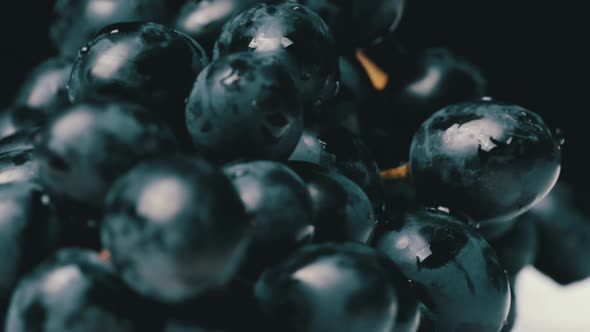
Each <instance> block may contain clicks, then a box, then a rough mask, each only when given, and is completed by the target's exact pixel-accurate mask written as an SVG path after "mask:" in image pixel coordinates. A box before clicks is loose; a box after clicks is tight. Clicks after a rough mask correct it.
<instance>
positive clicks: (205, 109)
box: [186, 53, 303, 162]
mask: <svg viewBox="0 0 590 332" xmlns="http://www.w3.org/2000/svg"><path fill="white" fill-rule="evenodd" d="M302 115H303V109H302V106H301V102H300V100H299V98H298V94H297V91H296V90H295V86H294V83H293V81H292V80H291V78H290V77H289V74H288V73H287V72H286V70H285V68H284V67H283V66H281V65H280V64H278V63H277V62H276V61H273V59H272V58H267V57H261V56H258V55H256V54H251V53H238V54H232V55H229V56H227V57H222V58H218V59H217V60H215V61H214V62H213V63H212V64H211V65H210V66H209V67H207V68H206V69H205V70H204V71H203V72H202V73H201V74H200V75H199V77H198V78H197V81H196V83H195V86H194V88H193V91H192V93H191V95H190V98H189V99H188V103H187V107H186V121H187V126H188V130H189V132H190V134H191V136H192V139H193V142H194V145H195V147H196V148H197V150H199V151H200V152H201V153H203V154H205V155H207V156H209V158H210V159H213V160H219V161H223V162H226V161H231V160H236V159H277V160H280V159H286V158H287V157H288V156H289V154H290V153H291V152H292V151H293V148H294V147H295V145H296V144H297V141H298V140H299V138H300V137H301V133H302V131H303V116H302Z"/></svg>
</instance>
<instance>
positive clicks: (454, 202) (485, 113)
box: [410, 100, 561, 237]
mask: <svg viewBox="0 0 590 332" xmlns="http://www.w3.org/2000/svg"><path fill="white" fill-rule="evenodd" d="M560 159H561V153H560V147H559V144H558V142H557V140H556V139H554V137H553V135H552V134H551V132H550V131H549V129H548V128H547V126H546V125H545V123H544V122H543V120H542V119H541V118H540V117H539V116H538V115H536V114H534V113H532V112H530V111H528V110H526V109H524V108H522V107H519V106H516V105H511V104H502V103H498V102H494V101H487V100H481V101H478V102H469V103H461V104H455V105H452V106H449V107H446V108H444V109H443V110H441V111H439V112H437V113H435V114H434V115H433V116H431V117H430V118H429V119H428V120H427V121H426V122H424V124H422V127H421V128H420V129H419V130H418V132H417V133H416V135H415V136H414V140H413V141H412V146H411V151H410V171H411V175H412V178H413V181H414V183H415V185H416V190H417V193H418V196H419V197H420V198H421V199H422V200H424V201H425V202H426V203H427V204H428V205H430V206H434V207H437V206H444V207H447V208H450V209H452V210H457V211H461V212H463V213H466V214H467V215H469V216H471V217H472V218H474V219H475V220H476V221H478V222H481V225H482V228H488V229H491V230H490V231H488V232H489V233H490V234H492V235H491V236H492V237H494V236H497V235H499V234H493V233H494V232H493V230H494V229H495V228H496V224H498V223H500V224H502V223H503V222H507V223H511V222H512V220H514V218H515V217H517V216H518V215H520V214H522V213H524V212H526V211H527V210H528V209H530V208H531V207H532V206H534V205H535V203H537V202H539V201H540V200H541V199H542V198H543V197H544V196H545V195H546V194H547V193H548V192H549V191H550V190H551V188H552V187H553V185H554V184H555V182H556V181H557V178H558V176H559V173H560ZM498 227H501V228H502V226H501V225H500V226H498Z"/></svg>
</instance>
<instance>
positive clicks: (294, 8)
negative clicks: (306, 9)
mask: <svg viewBox="0 0 590 332" xmlns="http://www.w3.org/2000/svg"><path fill="white" fill-rule="evenodd" d="M293 10H301V7H299V6H295V7H293Z"/></svg>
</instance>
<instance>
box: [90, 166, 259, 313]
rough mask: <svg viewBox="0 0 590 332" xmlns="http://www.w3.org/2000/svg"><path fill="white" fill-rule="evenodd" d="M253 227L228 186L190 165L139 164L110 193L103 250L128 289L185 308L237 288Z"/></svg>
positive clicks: (211, 170)
mask: <svg viewBox="0 0 590 332" xmlns="http://www.w3.org/2000/svg"><path fill="white" fill-rule="evenodd" d="M249 232H250V227H249V226H248V223H247V219H246V215H245V212H244V207H243V205H242V202H241V201H240V198H239V196H238V195H237V193H236V192H235V191H234V188H233V187H232V184H231V183H230V182H229V180H228V179H227V178H226V177H225V176H224V175H223V174H222V173H221V172H220V171H219V170H217V169H215V168H214V167H213V166H212V165H211V164H210V163H208V162H206V161H204V160H199V159H188V158H185V157H176V158H167V159H165V160H155V161H151V162H146V163H143V164H140V165H139V166H137V167H135V168H134V169H132V170H131V171H130V172H129V173H128V174H127V175H126V176H124V177H123V178H121V179H120V180H118V181H117V183H116V184H115V185H114V186H113V188H112V189H111V191H110V193H109V195H108V197H107V201H106V207H105V215H104V219H103V225H102V228H101V235H102V242H103V246H104V248H105V249H106V250H108V251H109V253H110V255H111V259H112V262H113V264H114V266H115V267H116V268H117V270H118V271H119V273H120V275H121V277H122V278H123V279H124V280H125V282H126V283H127V284H128V286H129V287H131V288H133V289H134V290H135V291H137V292H139V293H140V294H142V295H144V296H147V297H149V298H152V299H154V300H158V301H162V302H166V303H179V302H183V301H186V300H189V299H191V298H193V297H196V296H198V295H199V294H202V293H203V292H205V291H207V290H208V289H211V288H215V287H216V286H218V285H222V284H224V283H225V282H227V281H228V280H230V279H231V278H232V277H233V275H234V273H235V272H236V270H237V268H238V266H239V264H240V263H241V260H242V256H243V250H244V249H245V247H246V246H247V244H248V240H249Z"/></svg>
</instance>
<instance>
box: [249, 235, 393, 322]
mask: <svg viewBox="0 0 590 332" xmlns="http://www.w3.org/2000/svg"><path fill="white" fill-rule="evenodd" d="M386 262H387V260H383V259H382V256H381V255H379V254H378V253H376V252H375V251H374V250H372V249H371V248H368V247H365V246H363V245H360V244H352V243H347V244H322V245H316V246H311V247H306V248H303V249H301V250H300V251H298V252H297V253H295V254H294V255H293V256H291V257H290V258H289V259H288V260H286V261H285V262H283V264H281V265H279V266H277V267H275V268H273V269H270V270H268V271H267V272H265V274H263V275H262V277H261V279H260V280H259V281H258V283H257V284H256V292H255V294H256V297H257V299H258V300H259V302H260V305H261V307H262V309H263V312H264V313H265V314H266V315H267V318H268V319H269V320H270V322H271V324H272V327H273V329H272V330H273V331H301V332H312V331H318V332H319V331H350V332H356V331H359V332H360V331H392V330H393V328H394V326H395V321H396V316H397V314H398V308H399V306H398V296H397V291H396V288H395V284H394V283H393V282H392V278H393V277H392V275H394V274H395V273H399V272H397V270H395V267H393V268H392V267H391V266H390V265H389V264H386ZM390 264H391V263H390Z"/></svg>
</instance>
